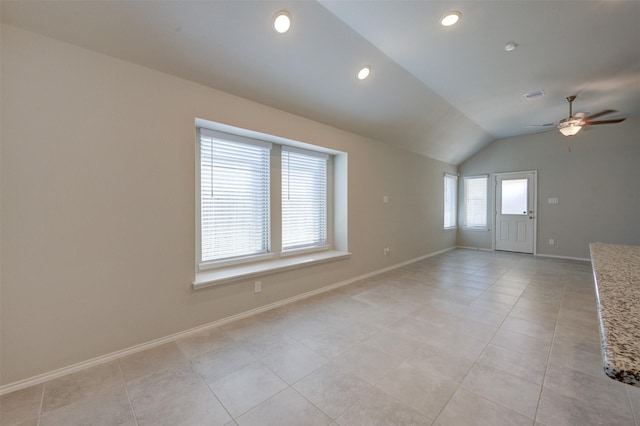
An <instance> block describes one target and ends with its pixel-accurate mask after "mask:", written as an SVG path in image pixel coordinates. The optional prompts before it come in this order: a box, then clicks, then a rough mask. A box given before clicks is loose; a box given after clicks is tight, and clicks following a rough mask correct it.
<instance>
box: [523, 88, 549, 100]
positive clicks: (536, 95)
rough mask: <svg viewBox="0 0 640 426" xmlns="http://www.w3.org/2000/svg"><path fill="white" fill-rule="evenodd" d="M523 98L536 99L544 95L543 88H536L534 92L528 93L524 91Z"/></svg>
mask: <svg viewBox="0 0 640 426" xmlns="http://www.w3.org/2000/svg"><path fill="white" fill-rule="evenodd" d="M522 96H524V98H525V99H526V100H528V101H530V100H533V99H538V98H541V97H543V96H544V90H542V89H541V90H536V91H535V92H530V93H525V94H524V95H522Z"/></svg>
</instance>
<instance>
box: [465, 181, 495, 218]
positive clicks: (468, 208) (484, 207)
mask: <svg viewBox="0 0 640 426" xmlns="http://www.w3.org/2000/svg"><path fill="white" fill-rule="evenodd" d="M483 182H484V192H483V194H482V195H483V198H480V199H478V197H477V196H474V197H473V199H470V194H471V195H478V194H477V189H478V188H476V187H477V185H481V184H482V183H483ZM472 185H474V187H472ZM463 197H464V203H463V206H464V227H465V229H477V230H486V229H488V227H489V204H488V199H489V175H476V176H464V178H463ZM475 204H480V210H479V211H481V212H482V214H483V215H484V222H482V221H476V220H471V219H470V217H471V216H473V214H472V211H475V210H472V208H473V205H475ZM481 217H482V216H481Z"/></svg>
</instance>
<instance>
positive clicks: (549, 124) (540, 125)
mask: <svg viewBox="0 0 640 426" xmlns="http://www.w3.org/2000/svg"><path fill="white" fill-rule="evenodd" d="M557 125H558V123H544V124H528V125H527V127H550V126H557Z"/></svg>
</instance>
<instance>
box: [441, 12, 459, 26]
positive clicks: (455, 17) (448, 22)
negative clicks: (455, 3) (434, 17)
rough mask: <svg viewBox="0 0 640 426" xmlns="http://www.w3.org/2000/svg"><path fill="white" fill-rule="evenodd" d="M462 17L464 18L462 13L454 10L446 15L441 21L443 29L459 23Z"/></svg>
mask: <svg viewBox="0 0 640 426" xmlns="http://www.w3.org/2000/svg"><path fill="white" fill-rule="evenodd" d="M461 17H462V13H460V12H458V11H457V10H454V11H451V12H448V13H447V14H446V15H444V16H443V17H442V19H441V20H440V24H441V25H442V26H443V27H450V26H452V25H454V24H455V23H456V22H458V21H459V20H460V18H461Z"/></svg>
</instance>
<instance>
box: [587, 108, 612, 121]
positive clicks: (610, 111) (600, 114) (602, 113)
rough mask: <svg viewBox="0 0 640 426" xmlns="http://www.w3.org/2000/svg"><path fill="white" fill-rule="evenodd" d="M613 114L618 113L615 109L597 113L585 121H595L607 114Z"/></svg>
mask: <svg viewBox="0 0 640 426" xmlns="http://www.w3.org/2000/svg"><path fill="white" fill-rule="evenodd" d="M612 112H618V111H616V110H615V109H605V110H604V111H600V112H596V113H595V114H591V115H588V116H586V117H584V118H583V120H585V121H589V120H593V119H594V118H598V117H602V116H603V115H605V114H611V113H612Z"/></svg>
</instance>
